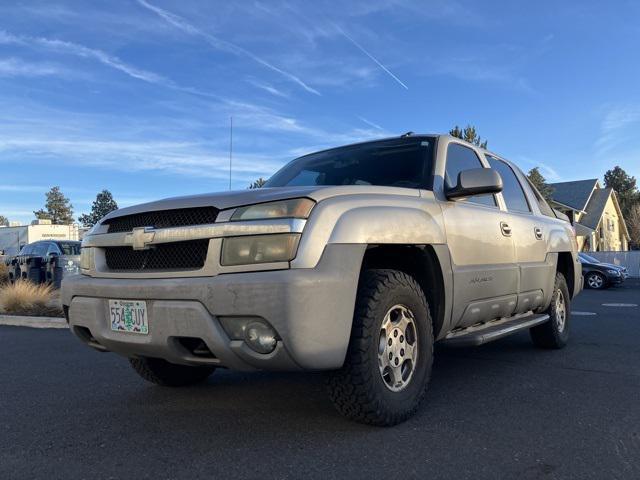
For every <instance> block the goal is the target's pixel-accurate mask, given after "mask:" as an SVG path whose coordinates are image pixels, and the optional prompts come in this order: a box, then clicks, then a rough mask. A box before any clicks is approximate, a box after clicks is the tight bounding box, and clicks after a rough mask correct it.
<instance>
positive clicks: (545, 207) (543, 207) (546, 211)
mask: <svg viewBox="0 0 640 480" xmlns="http://www.w3.org/2000/svg"><path fill="white" fill-rule="evenodd" d="M527 183H528V184H529V186H530V187H531V190H532V191H533V195H534V196H535V197H536V200H537V201H538V207H540V212H541V213H542V214H543V215H546V216H547V217H552V218H555V217H556V215H555V213H553V209H552V208H551V207H550V206H549V204H548V203H547V201H546V200H545V199H544V197H543V196H542V194H541V193H540V192H539V191H538V189H537V188H536V187H535V185H534V184H533V183H531V180H529V179H528V178H527ZM569 219H570V220H571V217H569ZM571 223H573V222H571Z"/></svg>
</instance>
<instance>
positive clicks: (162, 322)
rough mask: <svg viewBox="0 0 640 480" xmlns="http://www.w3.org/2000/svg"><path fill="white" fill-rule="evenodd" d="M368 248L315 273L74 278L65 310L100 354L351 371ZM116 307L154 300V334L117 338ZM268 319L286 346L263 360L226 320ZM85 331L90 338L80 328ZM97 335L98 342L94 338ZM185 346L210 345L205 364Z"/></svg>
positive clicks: (328, 255)
mask: <svg viewBox="0 0 640 480" xmlns="http://www.w3.org/2000/svg"><path fill="white" fill-rule="evenodd" d="M365 248H366V246H365V245H337V244H333V245H328V246H327V247H326V249H325V251H324V253H323V255H322V258H321V260H320V262H319V263H318V265H317V266H316V267H315V268H311V269H288V270H277V271H264V272H250V273H235V274H225V275H218V276H214V277H195V278H173V279H124V278H91V277H88V276H83V275H74V276H72V277H68V278H67V279H66V280H65V281H64V283H63V286H62V302H63V305H65V307H66V308H67V309H68V320H69V325H70V327H71V330H72V331H73V332H74V333H75V334H76V335H77V336H78V337H79V338H80V339H81V340H83V341H84V342H85V343H87V344H89V345H91V346H93V347H94V348H97V349H99V350H107V351H113V352H116V353H119V354H121V355H124V356H127V357H132V356H149V357H156V358H164V359H166V360H168V361H170V362H174V363H180V364H186V365H202V364H208V365H212V364H213V365H219V366H224V367H228V368H232V369H235V370H253V369H267V370H300V369H304V370H326V369H335V368H339V367H340V366H342V363H343V362H344V358H345V355H346V351H347V346H348V343H349V337H350V334H351V322H352V319H353V309H354V305H355V297H356V290H357V286H358V278H359V274H360V266H361V263H362V258H363V255H364V251H365ZM108 299H135V300H146V301H147V308H148V316H149V334H148V335H138V334H130V333H122V332H113V331H111V329H110V325H109V320H108ZM247 316H250V317H253V316H257V317H262V318H264V319H265V320H267V321H268V322H269V323H270V324H271V325H272V326H273V327H274V328H275V330H276V331H277V332H278V335H279V337H280V340H279V341H278V344H277V346H276V349H275V350H274V351H273V352H272V353H270V354H266V355H264V354H258V353H256V352H254V351H253V350H251V349H250V348H249V347H248V346H247V345H246V344H245V343H244V342H243V341H241V340H231V339H230V338H229V337H228V336H227V334H226V333H225V331H224V329H223V328H222V326H221V323H220V320H219V318H220V317H247ZM79 327H80V328H79ZM87 332H89V333H90V335H87ZM180 337H195V338H200V339H202V340H203V341H204V342H205V343H206V345H207V347H208V348H209V350H211V352H212V353H213V355H214V357H212V358H199V357H197V356H194V355H193V354H192V353H191V352H190V351H189V350H187V349H186V348H184V347H183V346H182V345H181V344H180V343H179V342H178V341H176V339H177V338H180Z"/></svg>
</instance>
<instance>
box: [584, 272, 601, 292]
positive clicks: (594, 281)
mask: <svg viewBox="0 0 640 480" xmlns="http://www.w3.org/2000/svg"><path fill="white" fill-rule="evenodd" d="M587 283H588V284H589V286H590V287H591V288H595V289H596V290H597V289H598V288H601V287H602V284H603V283H604V280H603V279H602V277H601V276H600V275H596V274H592V275H589V278H587Z"/></svg>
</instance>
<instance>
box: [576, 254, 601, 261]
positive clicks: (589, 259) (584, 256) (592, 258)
mask: <svg viewBox="0 0 640 480" xmlns="http://www.w3.org/2000/svg"><path fill="white" fill-rule="evenodd" d="M578 256H579V257H580V258H581V259H582V260H584V261H585V262H589V263H600V260H598V259H597V258H594V257H590V256H589V255H587V254H585V253H580V254H578Z"/></svg>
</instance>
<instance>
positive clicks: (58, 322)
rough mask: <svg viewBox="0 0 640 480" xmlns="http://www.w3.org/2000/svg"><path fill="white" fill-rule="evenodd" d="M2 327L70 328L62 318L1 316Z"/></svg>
mask: <svg viewBox="0 0 640 480" xmlns="http://www.w3.org/2000/svg"><path fill="white" fill-rule="evenodd" d="M0 325H9V326H12V327H30V328H69V326H68V325H67V321H66V320H65V319H64V318H60V317H27V316H23V315H0Z"/></svg>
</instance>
